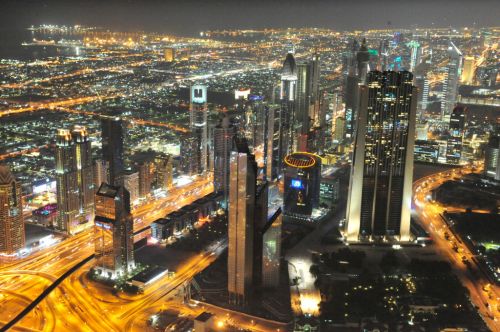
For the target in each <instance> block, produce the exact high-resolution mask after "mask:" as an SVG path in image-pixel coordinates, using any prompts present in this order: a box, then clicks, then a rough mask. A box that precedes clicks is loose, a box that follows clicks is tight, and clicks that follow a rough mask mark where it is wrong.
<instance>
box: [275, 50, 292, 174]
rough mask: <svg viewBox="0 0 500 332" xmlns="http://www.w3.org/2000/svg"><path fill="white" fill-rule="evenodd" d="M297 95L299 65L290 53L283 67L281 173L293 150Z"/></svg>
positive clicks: (280, 132)
mask: <svg viewBox="0 0 500 332" xmlns="http://www.w3.org/2000/svg"><path fill="white" fill-rule="evenodd" d="M296 95H297V65H296V63H295V58H294V57H293V55H292V54H291V53H288V54H287V56H286V59H285V61H284V62H283V67H282V69H281V92H280V100H281V108H280V111H279V131H278V133H279V140H280V143H279V147H278V156H276V157H277V158H279V160H280V163H281V164H280V166H279V173H281V169H282V163H283V158H284V157H285V156H286V155H287V154H288V153H289V152H290V151H291V150H292V147H293V146H294V141H295V142H296V139H295V140H294V138H295V135H294V132H293V129H294V128H293V125H294V123H295V120H294V116H295V105H296V100H295V99H296Z"/></svg>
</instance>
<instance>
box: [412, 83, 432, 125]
mask: <svg viewBox="0 0 500 332" xmlns="http://www.w3.org/2000/svg"><path fill="white" fill-rule="evenodd" d="M415 86H416V87H417V111H418V114H419V118H420V119H423V118H424V111H425V110H426V109H427V104H428V103H429V80H428V79H427V75H426V74H425V73H417V74H415Z"/></svg>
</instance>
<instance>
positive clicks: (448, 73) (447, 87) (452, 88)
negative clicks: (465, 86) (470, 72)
mask: <svg viewBox="0 0 500 332" xmlns="http://www.w3.org/2000/svg"><path fill="white" fill-rule="evenodd" d="M461 70H462V52H460V50H459V49H458V47H457V46H456V45H455V44H453V42H450V46H449V47H448V64H447V65H446V67H445V78H444V82H443V96H442V99H441V121H444V122H448V121H449V117H450V115H451V112H452V111H453V107H455V103H456V102H457V93H458V81H459V79H460V71H461Z"/></svg>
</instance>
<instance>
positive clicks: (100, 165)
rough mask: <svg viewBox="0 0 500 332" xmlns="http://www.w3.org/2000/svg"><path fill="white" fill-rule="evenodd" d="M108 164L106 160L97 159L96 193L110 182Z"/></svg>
mask: <svg viewBox="0 0 500 332" xmlns="http://www.w3.org/2000/svg"><path fill="white" fill-rule="evenodd" d="M108 181H109V179H108V162H107V161H106V160H102V159H97V160H96V161H95V162H94V191H97V189H99V187H100V186H101V183H103V182H106V183H107V182H108Z"/></svg>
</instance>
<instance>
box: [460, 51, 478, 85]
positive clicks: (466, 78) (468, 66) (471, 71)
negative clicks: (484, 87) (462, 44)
mask: <svg viewBox="0 0 500 332" xmlns="http://www.w3.org/2000/svg"><path fill="white" fill-rule="evenodd" d="M475 75H476V59H475V58H474V57H473V56H466V57H465V58H464V68H463V70H462V77H461V81H462V83H463V84H467V85H471V84H472V83H474V77H475Z"/></svg>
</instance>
